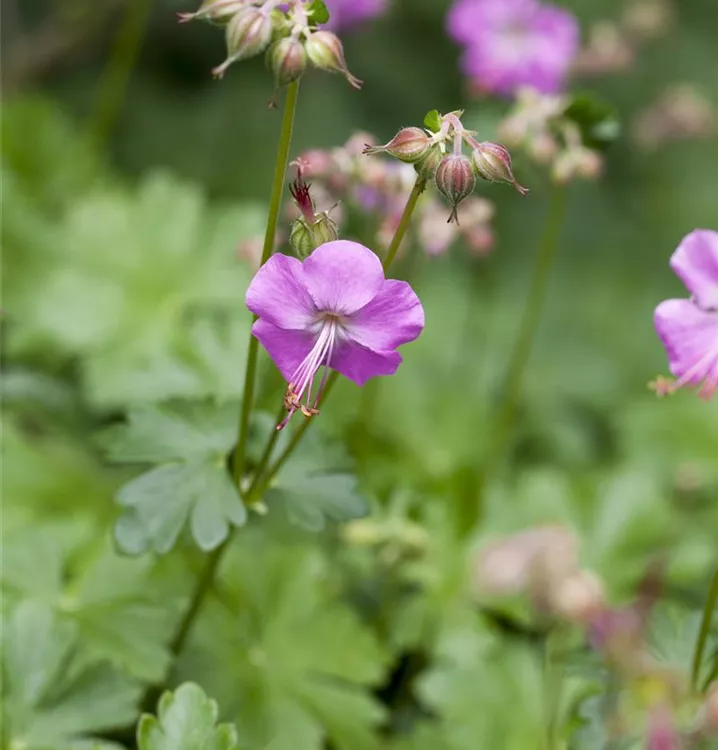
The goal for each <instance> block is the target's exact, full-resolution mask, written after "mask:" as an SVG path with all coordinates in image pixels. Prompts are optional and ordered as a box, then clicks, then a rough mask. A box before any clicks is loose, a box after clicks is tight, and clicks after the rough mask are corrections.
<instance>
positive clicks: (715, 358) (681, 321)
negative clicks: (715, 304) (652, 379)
mask: <svg viewBox="0 0 718 750" xmlns="http://www.w3.org/2000/svg"><path fill="white" fill-rule="evenodd" d="M654 321H655V325H656V331H657V332H658V335H659V336H660V338H661V341H662V342H663V346H664V347H665V348H666V353H667V354H668V362H669V365H670V368H671V372H672V373H673V375H674V376H675V377H677V378H678V379H679V381H681V382H679V385H684V384H685V385H700V384H701V383H703V382H704V381H707V382H708V383H709V384H710V383H718V312H706V311H705V310H701V309H700V308H699V307H698V306H697V305H695V304H694V303H693V302H691V301H690V300H686V299H669V300H666V301H665V302H661V304H660V305H658V307H657V308H656V312H655V314H654Z"/></svg>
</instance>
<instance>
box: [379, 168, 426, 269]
mask: <svg viewBox="0 0 718 750" xmlns="http://www.w3.org/2000/svg"><path fill="white" fill-rule="evenodd" d="M425 188H426V180H425V179H424V178H423V177H417V178H416V182H415V183H414V187H413V188H412V189H411V193H410V194H409V198H408V200H407V201H406V205H405V206H404V211H403V213H402V214H401V219H399V225H398V226H397V228H396V232H394V237H393V238H392V240H391V243H390V244H389V248H388V249H387V251H386V256H385V257H384V262H383V263H382V265H383V266H384V270H385V271H386V270H387V269H388V268H389V266H390V265H391V264H392V263H393V262H394V258H395V257H396V253H397V251H398V250H399V247H400V245H401V243H402V240H403V239H404V236H405V235H406V230H407V229H408V228H409V224H410V223H411V217H412V214H413V213H414V209H415V208H416V202H417V201H418V200H419V196H420V195H421V194H422V193H423V192H424V189H425Z"/></svg>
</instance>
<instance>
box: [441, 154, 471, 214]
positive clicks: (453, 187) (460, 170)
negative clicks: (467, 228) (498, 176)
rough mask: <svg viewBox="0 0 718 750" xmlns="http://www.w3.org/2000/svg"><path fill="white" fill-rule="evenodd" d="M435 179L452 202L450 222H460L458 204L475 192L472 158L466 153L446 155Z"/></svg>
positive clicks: (447, 198)
mask: <svg viewBox="0 0 718 750" xmlns="http://www.w3.org/2000/svg"><path fill="white" fill-rule="evenodd" d="M434 181H435V183H436V187H437V189H438V190H439V192H440V193H441V194H442V195H443V196H444V197H445V198H446V200H448V201H449V203H451V207H452V211H451V214H450V215H449V223H451V222H452V221H455V222H456V223H457V224H458V223H459V217H458V214H457V211H456V209H457V206H458V205H459V203H461V201H462V200H464V198H467V197H468V196H470V195H471V193H473V192H474V188H475V187H476V177H475V176H474V170H473V168H472V166H471V160H470V159H469V157H468V156H466V155H464V154H449V155H448V156H446V157H444V158H443V159H442V161H441V163H440V164H439V167H438V169H437V170H436V175H435V176H434Z"/></svg>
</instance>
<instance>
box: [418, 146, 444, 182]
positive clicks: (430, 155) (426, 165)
mask: <svg viewBox="0 0 718 750" xmlns="http://www.w3.org/2000/svg"><path fill="white" fill-rule="evenodd" d="M443 159H444V151H443V150H442V148H441V146H440V145H439V144H438V143H437V144H435V145H434V146H432V147H431V148H430V149H429V150H428V151H427V152H426V155H425V156H424V158H423V159H422V160H421V161H420V162H418V163H417V164H415V165H414V167H415V169H416V171H417V172H418V173H419V174H420V175H421V176H422V177H423V178H424V179H425V180H431V179H433V178H434V175H435V174H436V170H437V169H438V168H439V164H441V162H442V161H443Z"/></svg>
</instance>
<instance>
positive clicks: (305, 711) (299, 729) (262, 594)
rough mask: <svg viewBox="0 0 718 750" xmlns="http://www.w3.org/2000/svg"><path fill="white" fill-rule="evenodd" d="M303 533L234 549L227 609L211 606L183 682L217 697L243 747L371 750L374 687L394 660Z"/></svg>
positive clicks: (252, 537)
mask: <svg viewBox="0 0 718 750" xmlns="http://www.w3.org/2000/svg"><path fill="white" fill-rule="evenodd" d="M298 534H299V532H296V531H295V532H293V533H292V534H290V535H289V536H287V537H282V538H276V537H275V538H273V536H272V534H270V533H269V529H268V528H266V526H263V527H260V526H259V524H258V525H257V526H255V527H250V528H248V529H246V530H245V531H244V532H243V534H242V536H241V540H239V539H238V540H237V542H236V543H234V544H233V545H232V547H231V548H230V550H229V552H228V556H227V560H226V565H225V566H224V574H223V575H222V577H221V584H220V585H221V587H222V591H223V592H224V594H223V601H222V602H221V603H220V602H215V603H210V606H209V607H207V609H206V611H205V616H204V617H203V618H202V620H201V621H200V623H199V624H198V628H197V631H196V639H195V640H194V641H193V643H192V644H190V647H189V648H188V650H187V652H186V654H185V657H184V658H183V660H182V662H181V664H180V667H179V670H180V675H184V674H188V675H189V674H191V675H193V679H196V680H197V681H198V682H200V683H201V684H202V685H203V686H205V689H207V690H208V692H211V693H212V694H213V695H215V696H217V698H218V700H219V702H220V705H222V706H223V708H224V709H225V710H226V712H227V714H226V715H227V716H229V717H232V718H233V720H234V721H235V722H236V723H237V728H238V730H239V736H240V737H241V738H242V740H243V742H244V743H246V745H247V747H270V748H272V750H296V748H297V747H301V748H302V750H320V749H321V748H322V747H324V742H325V740H326V739H327V738H330V739H331V741H332V744H333V745H334V746H336V747H337V748H338V750H374V749H375V748H378V740H377V737H376V735H375V733H374V730H375V728H376V726H377V724H378V723H379V721H380V720H381V719H382V718H383V715H384V712H383V711H382V708H381V707H380V705H379V704H378V703H377V702H376V701H375V700H374V699H373V698H372V696H371V694H370V692H369V690H368V687H370V686H375V685H377V684H378V683H379V682H380V681H381V680H382V679H383V674H384V669H385V667H386V665H387V660H388V655H387V654H386V653H385V650H384V648H383V647H382V646H381V645H380V643H379V642H378V641H377V640H376V639H375V638H374V636H373V635H372V634H371V632H370V631H369V630H368V629H367V628H365V627H363V626H362V624H361V622H360V621H359V619H358V617H357V616H356V615H355V614H354V613H353V612H352V611H351V610H350V609H349V608H348V607H347V605H346V604H345V603H344V602H342V601H341V599H340V598H338V597H337V595H336V591H335V590H334V589H333V588H332V586H331V585H329V584H330V579H329V572H330V567H331V564H332V563H330V561H329V560H327V559H325V558H324V557H323V556H322V555H321V554H320V552H319V550H318V548H317V546H316V544H308V543H301V541H300V540H301V539H305V540H306V539H307V537H306V536H304V535H303V536H302V537H298V536H297V535H298ZM308 539H314V537H309V538H308ZM348 644H350V647H348Z"/></svg>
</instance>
